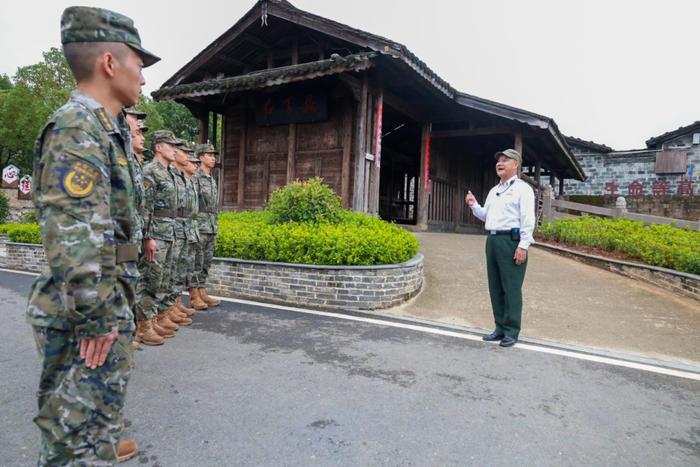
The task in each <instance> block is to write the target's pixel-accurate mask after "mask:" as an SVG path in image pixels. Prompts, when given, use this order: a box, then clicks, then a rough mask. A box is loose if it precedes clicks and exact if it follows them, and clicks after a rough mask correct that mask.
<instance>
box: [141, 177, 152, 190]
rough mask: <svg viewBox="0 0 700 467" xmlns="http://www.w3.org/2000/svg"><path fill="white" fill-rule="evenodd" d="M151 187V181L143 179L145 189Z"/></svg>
mask: <svg viewBox="0 0 700 467" xmlns="http://www.w3.org/2000/svg"><path fill="white" fill-rule="evenodd" d="M149 188H151V181H150V180H148V179H146V180H144V181H143V189H144V190H148V189H149Z"/></svg>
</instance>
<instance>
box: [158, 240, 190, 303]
mask: <svg viewBox="0 0 700 467" xmlns="http://www.w3.org/2000/svg"><path fill="white" fill-rule="evenodd" d="M196 246H197V244H196V243H189V242H188V241H187V239H184V238H178V239H176V240H175V246H174V247H173V255H174V260H173V266H172V271H173V273H172V275H171V276H170V279H171V280H170V291H169V293H168V295H167V296H166V298H165V301H164V303H166V304H167V306H168V307H169V306H171V305H173V304H174V303H175V300H177V297H179V296H180V295H181V294H182V292H183V291H184V290H185V288H186V287H187V286H188V285H189V282H188V277H189V275H190V271H193V270H194V261H195V253H196Z"/></svg>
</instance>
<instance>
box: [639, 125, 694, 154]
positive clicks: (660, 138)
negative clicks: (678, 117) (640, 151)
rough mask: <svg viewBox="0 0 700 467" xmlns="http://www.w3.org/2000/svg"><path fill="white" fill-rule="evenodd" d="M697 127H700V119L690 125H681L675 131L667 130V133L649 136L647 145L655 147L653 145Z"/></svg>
mask: <svg viewBox="0 0 700 467" xmlns="http://www.w3.org/2000/svg"><path fill="white" fill-rule="evenodd" d="M695 129H700V121H695V122H693V123H691V124H690V125H686V126H682V127H679V128H678V129H676V130H673V131H667V132H666V133H664V134H662V135H659V136H654V137H653V138H649V139H648V140H647V141H646V145H647V147H648V148H653V146H656V145H657V144H658V143H663V142H664V141H666V140H669V139H673V138H675V137H677V136H681V135H683V134H685V133H689V132H690V131H693V130H695Z"/></svg>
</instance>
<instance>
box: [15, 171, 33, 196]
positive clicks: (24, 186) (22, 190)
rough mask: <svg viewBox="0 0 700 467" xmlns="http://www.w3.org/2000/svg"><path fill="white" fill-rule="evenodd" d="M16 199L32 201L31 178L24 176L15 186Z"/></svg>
mask: <svg viewBox="0 0 700 467" xmlns="http://www.w3.org/2000/svg"><path fill="white" fill-rule="evenodd" d="M17 199H32V177H30V176H29V175H25V176H24V177H22V178H21V179H20V180H19V185H18V186H17Z"/></svg>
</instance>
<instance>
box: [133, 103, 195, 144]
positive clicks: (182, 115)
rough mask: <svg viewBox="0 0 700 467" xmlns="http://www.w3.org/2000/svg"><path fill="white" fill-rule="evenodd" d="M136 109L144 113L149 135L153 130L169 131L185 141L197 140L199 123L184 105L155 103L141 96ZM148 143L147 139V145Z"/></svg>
mask: <svg viewBox="0 0 700 467" xmlns="http://www.w3.org/2000/svg"><path fill="white" fill-rule="evenodd" d="M136 108H138V109H139V110H140V111H142V112H146V126H147V127H148V132H149V135H150V133H151V132H152V131H155V130H170V131H172V132H173V133H175V136H177V137H178V138H182V139H184V140H186V141H196V140H197V139H198V135H199V122H198V121H197V119H196V118H195V117H194V116H193V115H192V113H191V112H190V111H189V110H188V109H187V107H185V106H184V105H182V104H178V103H177V102H174V101H158V102H156V101H154V100H153V99H151V98H149V97H146V96H141V99H140V100H139V103H138V104H137V105H136ZM148 141H149V140H148V139H147V140H146V144H147V145H148Z"/></svg>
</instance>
